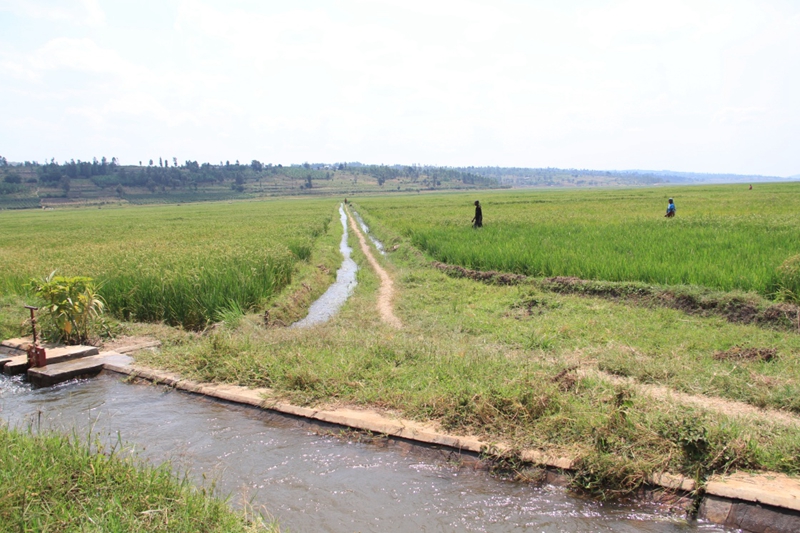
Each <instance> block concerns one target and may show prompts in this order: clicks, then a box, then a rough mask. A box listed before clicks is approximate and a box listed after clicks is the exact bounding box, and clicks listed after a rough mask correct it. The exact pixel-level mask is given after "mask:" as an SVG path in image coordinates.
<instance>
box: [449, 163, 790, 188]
mask: <svg viewBox="0 0 800 533" xmlns="http://www.w3.org/2000/svg"><path fill="white" fill-rule="evenodd" d="M459 170H462V171H468V172H471V173H474V174H478V175H481V176H485V177H491V178H495V179H497V180H498V181H499V182H500V183H501V184H503V185H511V186H514V187H586V186H589V187H598V186H608V185H618V186H619V185H629V186H637V185H655V184H659V183H687V184H688V183H748V182H750V183H755V182H767V181H787V179H792V178H780V177H778V176H749V175H739V174H701V173H696V172H675V171H671V170H588V169H563V168H520V167H463V168H460V169H459ZM796 178H797V176H795V178H794V179H796Z"/></svg>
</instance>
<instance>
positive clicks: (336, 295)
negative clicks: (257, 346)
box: [291, 205, 358, 328]
mask: <svg viewBox="0 0 800 533" xmlns="http://www.w3.org/2000/svg"><path fill="white" fill-rule="evenodd" d="M339 219H340V220H341V222H342V228H344V233H343V234H342V241H341V242H340V243H339V251H340V252H341V253H342V258H343V259H342V266H341V267H339V270H337V271H336V281H335V282H334V283H333V284H332V285H331V286H330V287H328V290H327V291H325V293H324V294H323V295H322V296H320V297H319V299H318V300H317V301H315V302H314V303H313V304H311V307H309V309H308V315H306V317H305V318H304V319H302V320H298V321H297V322H295V323H294V324H292V325H291V327H293V328H303V327H308V326H313V325H315V324H322V323H324V322H327V321H328V320H330V319H331V317H333V315H335V314H336V312H337V311H338V310H339V309H340V308H341V307H342V305H344V303H345V302H346V301H347V299H348V298H349V297H350V295H351V294H353V289H355V288H356V283H357V282H356V271H357V270H358V265H356V262H355V261H353V260H352V259H351V258H350V254H351V253H352V251H353V249H352V248H350V247H349V246H348V245H347V236H348V233H347V215H346V214H345V212H344V207H342V206H341V205H340V206H339Z"/></svg>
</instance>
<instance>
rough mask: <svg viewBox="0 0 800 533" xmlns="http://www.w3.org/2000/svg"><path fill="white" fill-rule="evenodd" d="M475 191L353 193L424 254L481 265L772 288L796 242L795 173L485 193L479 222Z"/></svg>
mask: <svg viewBox="0 0 800 533" xmlns="http://www.w3.org/2000/svg"><path fill="white" fill-rule="evenodd" d="M473 196H474V195H473ZM473 196H465V195H447V196H428V197H413V198H408V197H406V198H393V199H391V200H387V199H372V198H370V199H364V200H361V201H360V203H361V205H362V206H363V208H364V209H365V210H367V211H368V212H369V214H370V215H371V216H373V217H375V218H376V219H378V220H380V221H381V222H382V223H383V224H386V225H388V226H390V227H392V228H394V229H396V230H398V231H399V232H401V233H403V234H405V235H406V236H408V237H410V239H411V240H412V242H413V243H414V244H415V245H416V246H418V247H419V248H421V249H423V250H425V251H426V252H427V253H428V254H430V255H431V256H432V257H433V258H435V259H437V260H439V261H443V262H447V263H453V264H459V265H462V266H465V267H468V268H474V269H479V270H501V271H506V272H518V273H523V274H528V275H535V276H577V277H581V278H586V279H598V280H608V281H644V282H648V283H659V284H691V285H701V286H706V287H711V288H716V289H722V290H733V289H741V290H752V291H758V292H760V293H762V294H771V293H774V292H775V291H776V290H777V286H778V277H777V276H778V268H779V267H780V265H781V264H782V263H783V262H784V261H785V260H786V259H787V258H789V257H791V256H793V255H795V254H797V253H799V252H800V183H781V184H765V185H757V186H756V187H755V188H754V189H753V190H748V189H747V188H746V187H744V186H741V185H737V186H733V185H725V186H706V187H688V186H683V187H670V188H650V189H625V190H579V191H541V190H536V191H524V192H519V191H514V192H506V193H483V194H482V196H481V199H482V203H483V205H484V208H483V211H484V227H483V228H482V229H481V230H477V231H476V230H473V229H472V228H471V227H470V224H469V220H470V218H471V217H472V208H471V205H470V204H471V201H472V200H474V198H473ZM670 196H674V197H675V201H676V204H677V206H678V216H677V217H676V218H674V219H665V218H663V214H664V213H663V211H664V210H665V207H666V204H667V201H666V200H667V198H668V197H670Z"/></svg>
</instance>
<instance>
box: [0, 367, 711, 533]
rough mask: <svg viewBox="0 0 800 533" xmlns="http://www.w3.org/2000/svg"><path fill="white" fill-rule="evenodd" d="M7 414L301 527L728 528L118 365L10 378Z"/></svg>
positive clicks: (0, 392)
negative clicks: (504, 475) (53, 376)
mask: <svg viewBox="0 0 800 533" xmlns="http://www.w3.org/2000/svg"><path fill="white" fill-rule="evenodd" d="M0 418H2V419H3V420H5V421H6V422H8V423H9V424H11V425H16V426H17V427H20V426H22V427H24V426H27V425H29V424H30V425H33V427H42V428H55V429H58V430H62V431H67V432H72V431H76V432H77V434H78V435H89V434H90V433H91V434H92V435H95V436H96V437H98V438H101V439H102V440H106V441H109V442H117V440H118V438H119V439H121V440H122V441H123V442H124V443H126V444H127V445H129V446H132V447H133V448H134V449H135V451H136V452H137V453H138V454H139V456H140V457H141V458H143V459H146V460H150V461H152V462H155V463H161V462H163V461H164V460H166V459H170V460H171V461H172V463H173V465H174V466H175V467H176V468H177V469H179V470H183V471H186V470H188V471H189V474H190V477H191V478H192V479H194V480H195V481H196V482H198V483H202V478H203V477H205V478H206V479H207V480H209V479H214V480H216V481H217V488H218V489H219V490H220V491H221V492H222V493H223V494H230V495H231V503H232V504H234V505H237V504H240V503H241V502H242V501H243V500H246V501H251V503H252V505H253V506H255V507H256V508H263V509H266V510H268V511H269V512H270V513H271V514H272V515H273V516H274V517H276V518H277V519H278V520H279V521H280V523H281V526H282V527H283V528H284V530H286V529H288V530H290V531H293V532H306V531H314V532H317V531H325V532H337V533H338V532H342V533H345V532H353V531H361V532H368V531H380V532H406V531H428V532H438V531H442V532H451V531H452V532H455V531H480V532H511V531H514V532H528V531H529V532H536V533H540V532H546V533H556V532H558V533H562V532H593V533H594V532H598V533H600V532H625V533H628V532H631V533H632V532H648V533H677V532H681V533H684V532H697V531H704V532H723V531H726V530H725V529H724V528H720V527H718V526H714V525H710V524H703V523H697V522H693V521H692V522H687V521H685V520H682V519H679V518H675V517H671V516H668V515H666V514H664V512H663V511H662V510H660V509H659V508H657V507H655V506H653V505H649V504H636V505H631V504H627V505H623V504H601V503H598V502H595V501H590V500H584V499H580V498H575V497H571V496H569V495H567V494H566V493H565V492H564V490H563V489H559V488H555V487H549V486H544V487H537V486H533V485H527V484H522V483H514V482H509V481H503V480H499V479H496V478H494V477H492V476H491V475H489V474H488V473H487V472H485V471H483V470H476V469H474V468H473V467H472V466H471V462H469V461H468V462H465V463H461V464H459V462H458V461H454V455H453V454H451V453H450V452H448V451H442V450H435V449H431V448H425V447H420V446H415V445H412V444H409V443H405V442H396V441H389V440H382V441H379V442H378V443H368V444H367V443H358V442H349V441H348V440H347V439H346V438H342V437H339V436H334V435H330V434H325V433H324V432H323V433H320V426H317V425H311V424H309V423H306V422H303V421H301V420H298V419H294V418H290V417H286V416H282V415H278V414H275V413H270V412H267V411H262V410H258V409H254V408H250V407H243V406H237V405H233V404H229V403H226V402H221V401H217V400H213V399H208V398H205V397H201V396H197V395H192V394H189V393H184V392H181V391H176V390H173V389H169V388H166V387H162V386H156V385H151V384H130V383H126V382H124V381H123V380H122V378H121V377H120V376H118V375H116V374H113V373H111V374H101V375H100V376H99V377H97V378H95V379H92V380H84V381H72V382H67V383H64V384H61V385H59V386H56V387H52V388H45V389H31V388H30V386H29V385H28V384H27V383H25V382H23V381H22V380H20V379H18V378H8V377H5V376H0ZM332 431H333V432H334V433H336V432H338V430H336V429H333V430H332Z"/></svg>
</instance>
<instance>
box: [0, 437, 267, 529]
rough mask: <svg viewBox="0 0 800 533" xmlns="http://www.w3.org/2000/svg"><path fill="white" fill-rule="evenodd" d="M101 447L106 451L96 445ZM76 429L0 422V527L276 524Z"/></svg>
mask: <svg viewBox="0 0 800 533" xmlns="http://www.w3.org/2000/svg"><path fill="white" fill-rule="evenodd" d="M101 452H105V453H101ZM117 452H119V450H116V449H111V450H92V449H91V448H90V447H89V446H87V445H85V444H83V443H81V442H79V441H78V439H76V438H74V437H66V436H63V435H60V434H57V433H42V434H33V433H27V432H23V431H20V430H17V429H9V428H6V427H2V426H0V494H2V495H3V497H2V498H0V532H6V531H8V532H11V531H132V532H133V531H135V532H151V531H207V532H212V531H214V532H216V531H219V532H223V531H225V532H233V531H241V532H245V531H251V532H255V531H277V527H275V526H274V525H270V526H268V527H267V526H266V525H265V524H263V522H262V520H260V519H259V518H258V517H256V521H255V522H251V523H248V521H247V517H245V516H244V515H243V514H242V513H236V512H234V511H232V510H231V509H229V508H228V507H227V505H226V504H225V502H224V501H222V500H219V499H216V498H213V497H211V496H210V495H209V494H208V493H207V492H206V489H203V490H202V491H201V490H198V489H196V488H194V487H192V486H191V485H189V483H188V482H187V481H186V478H183V479H180V478H177V477H176V476H175V475H174V474H173V473H172V471H171V470H170V469H169V465H168V464H165V465H162V466H160V467H152V466H149V465H145V464H137V463H136V462H135V461H132V460H131V459H130V458H126V457H124V456H121V455H119V454H118V453H117Z"/></svg>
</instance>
